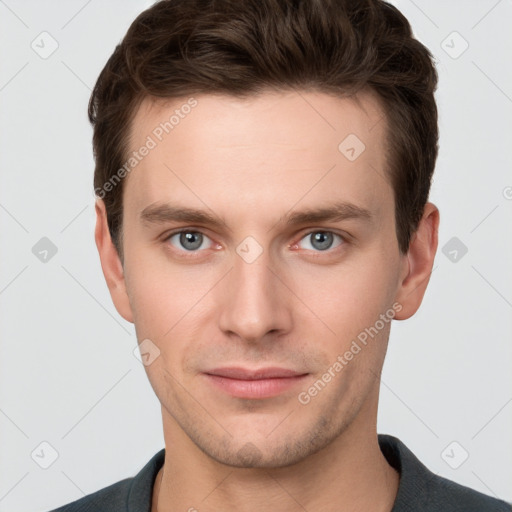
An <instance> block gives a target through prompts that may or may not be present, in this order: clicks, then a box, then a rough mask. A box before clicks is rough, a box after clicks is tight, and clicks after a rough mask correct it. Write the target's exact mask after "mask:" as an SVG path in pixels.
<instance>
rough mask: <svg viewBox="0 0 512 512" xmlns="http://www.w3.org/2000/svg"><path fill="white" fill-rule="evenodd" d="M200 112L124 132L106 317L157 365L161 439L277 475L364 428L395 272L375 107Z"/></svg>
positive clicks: (274, 99)
mask: <svg viewBox="0 0 512 512" xmlns="http://www.w3.org/2000/svg"><path fill="white" fill-rule="evenodd" d="M194 98H195V104H193V103H192V102H189V103H188V104H189V105H192V104H193V106H191V108H186V107H183V106H184V105H186V104H187V99H188V98H184V99H183V100H173V101H172V102H169V101H168V102H167V103H164V102H162V101H158V102H151V101H149V100H145V101H144V102H143V103H142V105H141V107H140V109H139V110H138V111H137V114H136V116H135V118H134V121H133V125H132V133H131V139H130V151H136V150H138V149H139V148H141V146H144V145H146V146H147V147H149V146H151V147H150V150H149V151H147V152H146V151H143V152H144V153H147V154H146V155H145V156H144V157H142V158H141V159H140V161H139V162H138V163H137V165H136V167H135V168H134V169H133V170H132V171H131V172H130V174H129V175H128V176H127V177H126V178H125V179H126V182H125V189H124V198H123V201H124V206H123V208H124V213H123V237H124V238H123V247H124V254H125V259H124V277H123V279H124V285H125V290H124V291H123V292H122V293H125V294H126V300H125V302H124V303H123V299H122V298H120V296H119V295H117V298H116V299H115V302H116V307H118V311H120V312H121V314H122V315H123V316H124V317H125V318H126V319H127V320H129V321H133V322H134V324H135V329H136V334H137V339H138V341H139V343H140V342H142V341H143V340H150V341H146V342H145V343H146V344H149V345H148V346H150V347H152V349H151V350H150V352H152V353H153V356H151V357H154V355H155V354H158V356H157V357H156V358H155V359H154V360H153V361H152V362H151V364H148V365H147V366H146V367H145V368H146V371H147V375H148V377H149V380H150V382H151V385H152V387H153V389H154V390H155V393H156V394H157V396H158V398H159V400H160V402H161V404H162V412H163V419H164V431H165V432H166V434H167V435H168V436H169V438H172V439H175V440H177V441H178V440H179V442H181V443H185V444H187V443H188V444H189V445H190V446H193V447H194V448H193V449H199V450H200V452H201V453H202V454H205V455H207V456H209V457H211V458H212V459H214V460H216V461H220V462H222V463H226V464H230V465H234V466H239V467H255V466H257V467H278V466H284V465H289V464H292V463H296V462H299V461H301V460H304V459H306V458H307V457H309V456H312V455H313V454H315V453H317V452H319V451H320V450H322V449H323V448H325V447H326V446H327V445H329V444H330V443H332V442H334V441H335V440H336V439H342V438H344V439H347V440H348V439H352V440H355V438H356V437H357V436H361V435H362V433H364V432H371V430H372V429H375V422H376V413H377V397H378V386H379V380H378V375H379V374H380V371H381V368H382V364H383V360H384V355H385V352H386V346H387V340H388V336H389V328H390V319H391V318H393V314H394V313H396V312H397V311H399V309H400V307H401V306H400V305H398V306H397V303H396V300H397V297H398V295H397V294H398V290H399V287H400V283H401V279H402V278H403V275H404V274H403V273H404V268H405V265H406V258H405V257H404V256H403V255H401V254H400V253H399V249H398V242H397V237H396V232H395V220H394V197H393V190H392V188H391V186H390V184H389V182H388V180H387V179H386V170H385V169H386V161H385V145H384V138H385V130H386V129H387V126H386V122H385V118H384V117H383V114H382V111H381V109H380V107H379V103H378V100H377V99H376V98H375V97H374V96H373V95H371V94H369V93H364V94H361V95H360V96H359V97H358V101H355V100H354V99H353V98H343V99H342V98H335V97H333V96H329V95H326V94H322V93H315V92H303V93H301V94H297V93H294V92H281V93H277V92H268V93H265V94H262V95H260V96H257V97H252V98H251V99H244V100H241V99H235V98H233V97H228V96H214V95H197V96H195V97H194ZM176 110H178V114H177V115H175V119H174V120H173V121H171V122H172V123H173V124H172V128H170V127H169V126H170V125H169V124H167V125H166V124H165V122H166V121H169V119H170V118H171V116H172V115H173V114H175V111H176ZM178 118H179V121H178V122H176V119H178ZM161 123H163V124H161ZM162 126H164V127H165V128H166V129H167V130H166V129H164V128H162ZM148 136H149V138H148ZM150 139H151V141H152V142H149V141H150ZM326 210H329V211H330V210H333V211H335V212H337V214H336V215H333V214H332V213H333V212H332V211H331V212H330V213H331V214H330V215H327V213H329V212H326ZM121 303H123V304H124V305H121ZM365 334H366V336H365ZM364 339H365V342H363V340H364ZM356 347H358V348H356ZM158 351H159V352H158ZM350 354H352V356H350ZM340 434H343V436H340Z"/></svg>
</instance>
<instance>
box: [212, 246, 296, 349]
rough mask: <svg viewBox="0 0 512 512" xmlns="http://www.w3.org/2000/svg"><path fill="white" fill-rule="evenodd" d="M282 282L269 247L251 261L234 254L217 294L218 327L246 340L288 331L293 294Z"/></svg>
mask: <svg viewBox="0 0 512 512" xmlns="http://www.w3.org/2000/svg"><path fill="white" fill-rule="evenodd" d="M285 282H286V280H285V279H284V276H282V275H279V272H278V271H276V270H275V269H274V268H272V265H271V261H270V258H269V256H268V251H263V253H262V254H261V255H260V256H259V257H258V259H257V260H256V261H254V262H252V263H248V262H247V261H245V260H244V259H243V258H242V257H240V256H239V255H238V254H235V256H234V262H233V268H232V270H231V271H230V272H229V273H228V275H227V276H226V279H225V282H224V283H223V288H222V290H221V293H222V298H220V297H219V301H220V304H221V308H222V309H221V312H220V317H219V327H220V329H221V330H222V331H223V332H224V333H225V334H229V335H231V336H235V337H239V338H240V339H241V340H243V341H245V342H248V343H258V342H260V343H261V342H264V341H265V340H269V339H270V338H272V339H275V337H276V336H277V335H279V334H283V333H285V332H288V331H289V330H290V329H291V324H292V314H291V306H292V302H293V297H292V295H293V294H292V292H291V291H290V289H289V288H288V287H287V286H286V285H285V284H284V283H285Z"/></svg>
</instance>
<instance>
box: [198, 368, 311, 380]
mask: <svg viewBox="0 0 512 512" xmlns="http://www.w3.org/2000/svg"><path fill="white" fill-rule="evenodd" d="M206 373H207V374H209V375H217V376H219V377H226V378H228V379H239V380H261V379H285V378H289V377H297V376H298V375H305V373H304V372H302V373H300V372H296V371H293V370H289V369H287V368H278V367H271V368H260V369H258V370H246V369H244V368H240V367H229V368H216V369H214V370H210V371H208V372H206Z"/></svg>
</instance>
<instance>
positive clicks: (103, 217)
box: [94, 199, 133, 323]
mask: <svg viewBox="0 0 512 512" xmlns="http://www.w3.org/2000/svg"><path fill="white" fill-rule="evenodd" d="M95 210H96V228H95V231H94V238H95V241H96V247H97V248H98V253H99V256H100V262H101V268H102V270H103V275H104V277H105V281H106V283H107V286H108V289H109V291H110V296H111V297H112V301H113V302H114V306H115V307H116V309H117V311H118V313H119V314H120V315H121V316H122V317H123V318H124V319H125V320H127V321H128V322H132V323H133V313H132V309H131V305H130V301H129V298H128V293H127V290H126V282H125V275H124V269H123V266H122V264H121V260H120V259H119V254H118V252H117V249H116V248H115V246H114V244H113V242H112V238H111V237H110V231H109V229H108V223H107V213H106V209H105V203H104V202H103V200H102V199H97V200H96V204H95Z"/></svg>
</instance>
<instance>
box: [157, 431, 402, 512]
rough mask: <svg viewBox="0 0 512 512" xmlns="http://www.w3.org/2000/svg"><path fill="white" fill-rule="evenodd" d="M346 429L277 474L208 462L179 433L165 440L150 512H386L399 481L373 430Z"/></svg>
mask: <svg viewBox="0 0 512 512" xmlns="http://www.w3.org/2000/svg"><path fill="white" fill-rule="evenodd" d="M164 423H165V422H164ZM372 426H373V427H374V426H375V425H372ZM351 427H354V428H349V429H348V430H347V431H345V432H344V433H343V434H342V435H340V436H339V437H338V438H336V439H335V440H334V441H333V442H332V443H331V444H330V445H328V446H326V447H325V448H323V449H322V450H320V451H318V452H316V453H314V454H312V455H311V456H309V457H308V458H307V459H304V460H302V461H301V462H299V463H297V464H293V465H291V466H286V467H280V468H236V467H231V466H227V465H224V464H221V463H218V462H217V461H213V460H212V459H210V458H209V457H207V456H206V455H205V454H204V453H203V452H201V451H200V450H199V449H198V448H197V447H196V446H195V445H193V443H191V441H190V439H188V437H186V436H185V434H184V433H183V432H181V435H173V436H170V437H171V438H172V439H171V442H170V443H167V439H168V438H167V437H166V458H165V463H164V466H163V467H162V468H161V469H160V472H159V473H158V475H157V479H156V482H155V487H154V490H153V506H152V512H175V511H183V510H187V511H191V512H193V511H199V510H200V511H201V512H208V511H218V510H223V511H228V512H235V511H240V512H256V511H260V510H265V509H276V510H280V511H283V512H292V511H294V512H295V511H296V510H297V509H305V510H325V511H340V510H350V511H353V512H359V511H361V512H363V511H366V512H367V511H371V512H390V511H391V510H392V508H393V503H394V501H395V498H396V494H397V491H398V484H399V474H398V472H397V471H396V470H395V469H394V468H392V467H391V466H390V465H389V464H388V462H387V460H386V459H385V457H384V455H383V454H382V452H381V450H380V447H379V444H378V438H377V433H376V429H375V428H373V429H369V428H368V429H366V430H364V429H359V430H358V428H357V427H358V425H352V426H351ZM176 433H177V432H175V434H176ZM187 440H188V443H190V444H188V445H187ZM191 445H193V446H191ZM201 459H202V460H201Z"/></svg>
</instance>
